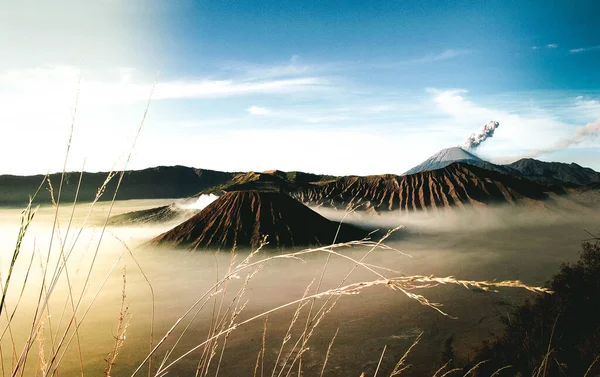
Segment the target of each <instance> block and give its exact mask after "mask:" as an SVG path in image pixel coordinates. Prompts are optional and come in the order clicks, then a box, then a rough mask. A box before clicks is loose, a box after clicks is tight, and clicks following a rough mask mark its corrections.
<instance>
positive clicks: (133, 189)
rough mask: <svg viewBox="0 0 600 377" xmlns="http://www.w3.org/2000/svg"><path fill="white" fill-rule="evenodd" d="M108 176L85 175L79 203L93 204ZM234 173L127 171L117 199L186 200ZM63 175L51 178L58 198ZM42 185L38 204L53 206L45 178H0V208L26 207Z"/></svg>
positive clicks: (72, 185) (69, 178)
mask: <svg viewBox="0 0 600 377" xmlns="http://www.w3.org/2000/svg"><path fill="white" fill-rule="evenodd" d="M107 175H108V173H83V178H82V181H81V188H80V190H79V197H78V202H90V201H92V200H93V199H94V197H95V196H96V193H97V192H98V188H100V187H101V186H102V184H103V183H104V181H105V180H106V178H107ZM234 176H235V173H226V172H220V171H214V170H206V169H195V168H189V167H185V166H159V167H156V168H150V169H144V170H132V171H127V172H125V175H124V176H123V182H122V183H121V187H120V189H119V192H118V194H117V199H122V200H124V199H157V198H185V197H188V196H191V195H194V194H195V193H197V192H198V191H201V190H204V189H207V188H209V187H214V186H216V185H220V184H223V183H224V182H227V181H229V180H230V179H231V178H233V177H234ZM60 177H61V174H60V173H55V174H51V175H50V176H49V178H50V180H51V182H52V186H53V187H54V195H58V187H59V184H60ZM79 177H80V173H73V172H71V173H67V174H66V175H65V180H64V184H63V193H62V199H61V201H62V202H63V203H68V202H72V201H73V199H74V198H75V192H76V190H77V184H78V181H79ZM118 179H119V177H118V175H117V176H114V177H113V178H112V179H111V181H110V182H109V183H108V185H107V187H106V191H105V193H104V195H102V197H101V199H100V200H110V199H112V195H113V193H114V190H115V188H116V185H117V181H118ZM42 182H43V188H42V190H41V191H40V193H39V195H38V197H37V198H36V203H50V202H51V199H50V195H49V193H48V190H47V189H48V188H49V186H48V183H47V182H44V176H43V175H33V176H15V175H0V205H3V206H20V207H21V206H25V205H26V204H27V202H28V200H29V196H30V195H33V194H34V193H35V191H36V190H37V188H38V187H39V185H40V184H41V183H42Z"/></svg>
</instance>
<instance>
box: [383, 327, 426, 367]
mask: <svg viewBox="0 0 600 377" xmlns="http://www.w3.org/2000/svg"><path fill="white" fill-rule="evenodd" d="M422 336H423V333H420V334H419V335H418V336H417V337H416V338H415V340H414V341H413V343H412V344H411V345H410V347H408V349H407V350H406V352H404V355H402V357H401V358H400V360H398V362H397V363H396V365H395V366H394V369H393V370H392V373H390V377H394V376H398V375H400V374H401V373H402V372H404V371H405V370H407V369H408V368H410V367H411V366H410V364H409V365H406V364H405V363H406V358H407V357H408V355H409V354H410V351H412V349H413V348H414V347H415V346H416V345H417V344H418V343H419V341H420V340H421V337H422Z"/></svg>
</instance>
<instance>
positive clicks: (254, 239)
mask: <svg viewBox="0 0 600 377" xmlns="http://www.w3.org/2000/svg"><path fill="white" fill-rule="evenodd" d="M337 232H338V224H337V223H335V222H332V221H329V220H327V219H326V218H324V217H323V216H321V215H319V214H318V213H316V212H314V211H313V210H311V209H310V208H308V207H306V206H305V205H303V204H302V203H300V202H298V201H297V200H295V199H293V198H291V197H290V196H288V195H287V194H284V193H280V192H260V191H231V192H227V193H225V194H223V195H222V196H221V197H219V199H217V200H216V201H214V202H213V203H211V204H210V205H209V206H208V207H206V208H205V209H203V210H202V211H201V212H200V213H198V214H196V215H195V216H193V217H192V218H190V219H189V220H187V221H185V222H183V223H182V224H180V225H178V226H176V227H174V228H173V229H171V230H169V231H168V232H165V233H163V234H161V235H159V236H158V237H156V238H154V239H153V240H152V241H151V242H152V243H153V244H158V245H160V244H166V245H170V246H182V247H187V248H191V249H208V248H214V249H232V248H236V247H237V248H240V247H252V248H256V247H258V246H259V245H260V244H261V242H262V240H263V237H267V241H268V242H269V245H268V247H278V248H285V247H292V246H307V245H320V244H331V243H332V242H333V241H334V240H335V239H336V234H337ZM365 235H366V232H365V231H362V230H360V229H358V228H356V227H353V226H350V225H343V226H341V228H340V232H339V234H338V237H337V241H350V240H356V239H361V238H363V237H364V236H365Z"/></svg>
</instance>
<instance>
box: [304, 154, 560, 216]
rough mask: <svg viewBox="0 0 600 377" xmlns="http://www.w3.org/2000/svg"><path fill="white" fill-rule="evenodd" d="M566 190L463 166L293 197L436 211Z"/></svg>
mask: <svg viewBox="0 0 600 377" xmlns="http://www.w3.org/2000/svg"><path fill="white" fill-rule="evenodd" d="M566 192H567V191H566V189H564V188H562V187H560V186H550V185H546V184H542V183H538V182H534V181H530V180H528V179H525V178H522V177H518V176H514V175H510V174H504V173H500V172H496V171H491V170H487V169H482V168H479V167H477V166H473V165H469V164H465V163H453V164H451V165H449V166H446V167H445V168H442V169H438V170H433V171H424V172H420V173H416V174H411V175H405V176H397V175H376V176H367V177H357V176H349V177H342V178H339V179H337V180H335V181H333V182H329V183H323V184H319V185H313V186H312V187H308V188H304V189H301V190H298V191H297V192H295V193H294V194H293V196H294V197H296V198H297V199H298V200H300V201H302V202H304V203H307V204H309V205H324V206H328V207H334V208H344V209H349V208H358V209H362V210H375V211H403V212H411V211H418V210H423V211H437V210H440V209H451V208H454V207H459V208H460V207H463V206H466V205H473V206H488V205H491V204H499V203H508V204H513V205H514V204H517V203H541V202H543V201H545V200H548V199H550V198H551V196H550V194H553V195H561V194H565V193H566Z"/></svg>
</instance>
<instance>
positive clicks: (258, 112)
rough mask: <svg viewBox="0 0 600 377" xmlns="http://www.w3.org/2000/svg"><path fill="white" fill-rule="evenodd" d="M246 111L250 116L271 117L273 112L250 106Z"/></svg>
mask: <svg viewBox="0 0 600 377" xmlns="http://www.w3.org/2000/svg"><path fill="white" fill-rule="evenodd" d="M246 111H248V113H249V114H250V115H258V116H261V115H270V114H272V113H273V112H272V111H271V110H269V109H267V108H265V107H259V106H250V107H249V108H247V109H246Z"/></svg>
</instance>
